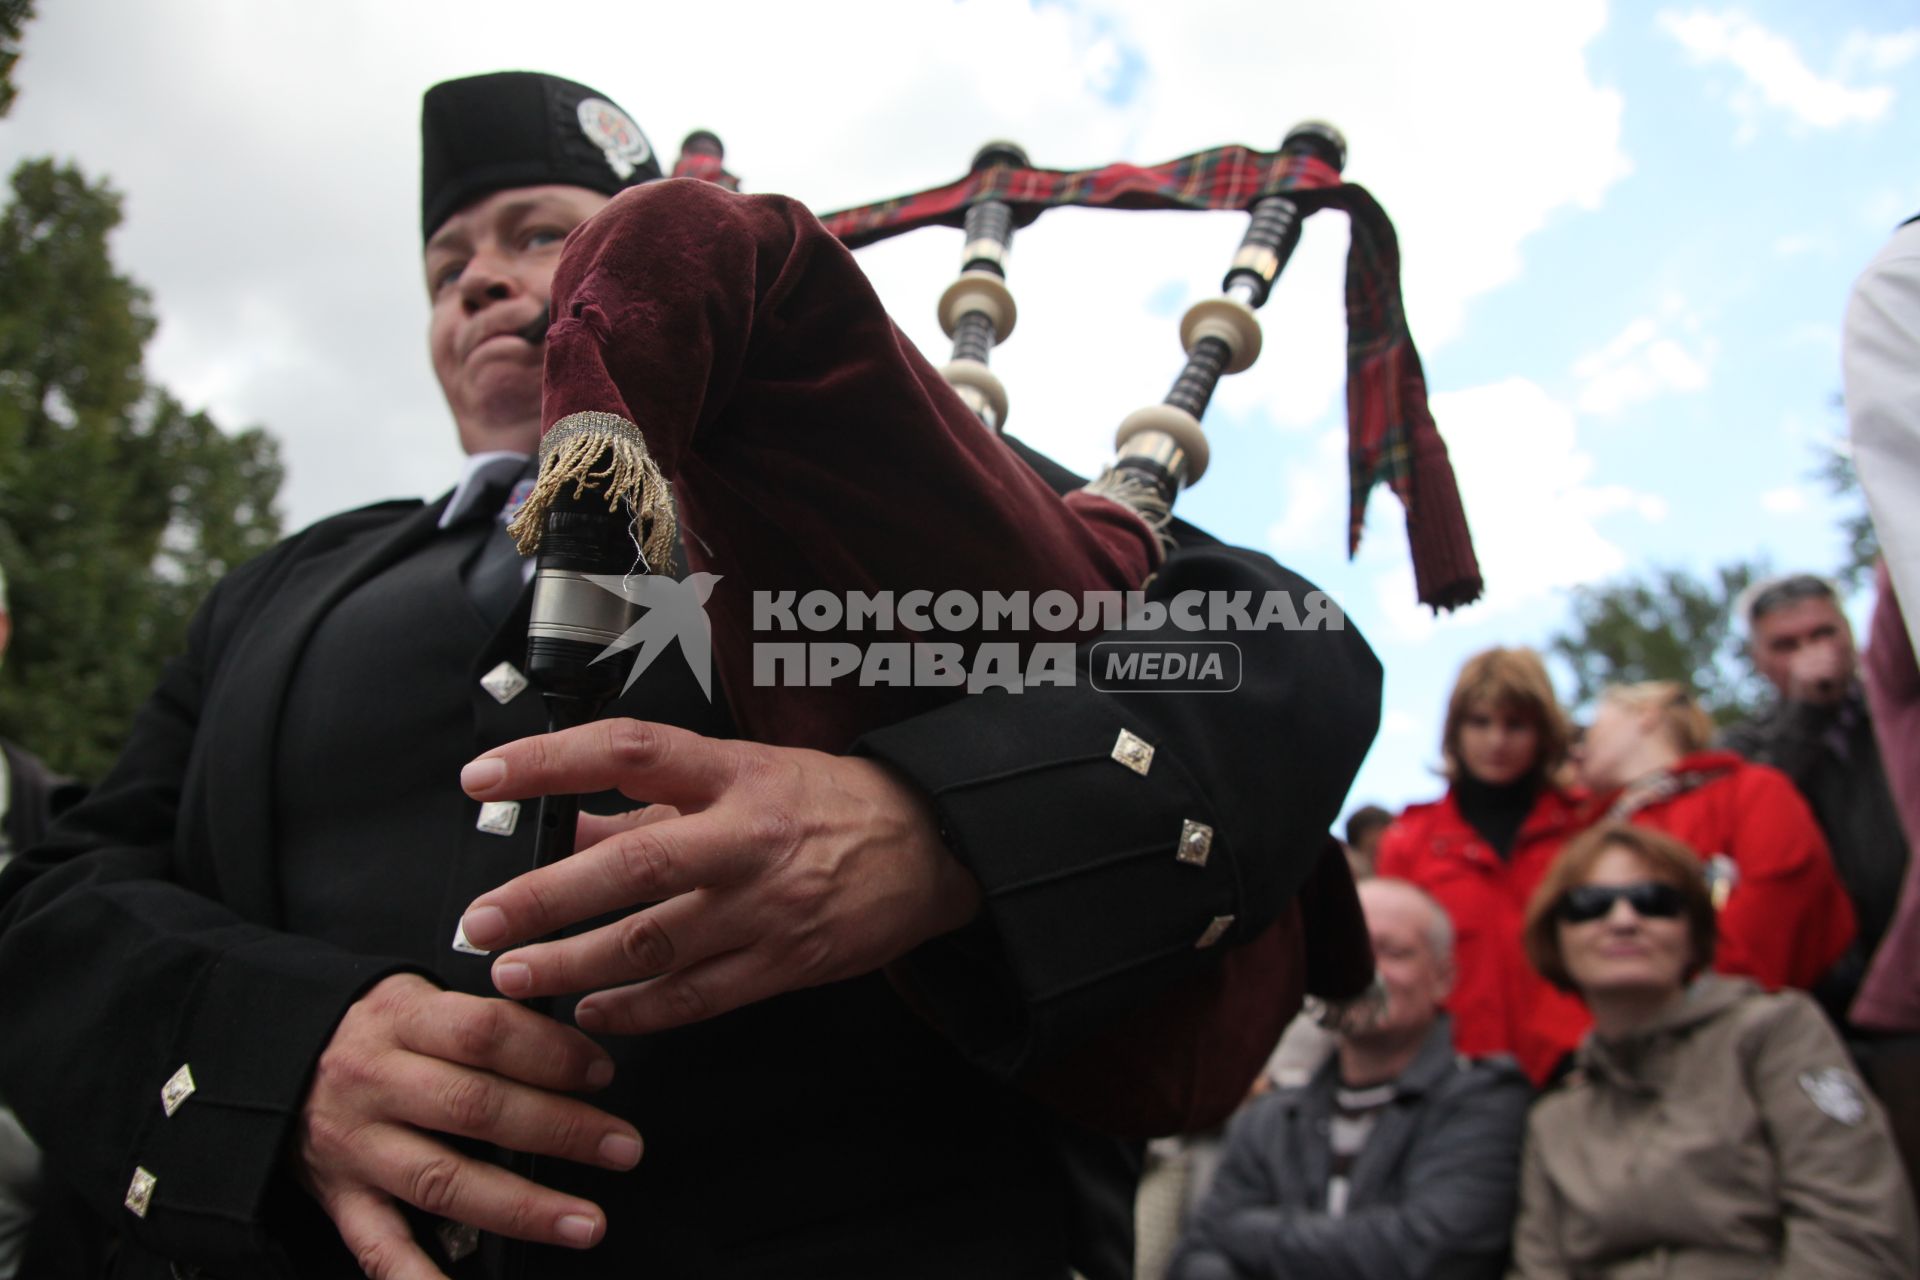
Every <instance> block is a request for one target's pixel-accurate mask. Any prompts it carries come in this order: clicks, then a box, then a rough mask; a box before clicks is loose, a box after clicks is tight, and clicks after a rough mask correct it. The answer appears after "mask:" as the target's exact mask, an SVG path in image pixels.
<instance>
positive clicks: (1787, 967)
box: [1579, 680, 1854, 989]
mask: <svg viewBox="0 0 1920 1280" xmlns="http://www.w3.org/2000/svg"><path fill="white" fill-rule="evenodd" d="M1712 736H1713V722H1712V720H1710V719H1709V718H1708V717H1707V714H1706V712H1704V711H1702V710H1701V709H1700V707H1699V705H1698V704H1697V703H1696V702H1695V701H1694V700H1693V696H1692V694H1690V693H1689V692H1688V691H1687V689H1686V688H1685V686H1683V685H1680V684H1677V683H1675V682H1673V681H1668V680H1655V681H1648V682H1646V683H1644V684H1631V685H1614V686H1612V687H1611V688H1609V689H1607V690H1606V691H1605V692H1604V693H1603V694H1601V696H1600V706H1599V710H1598V711H1597V712H1596V714H1595V715H1594V719H1593V724H1592V725H1591V726H1590V727H1589V728H1588V729H1587V732H1586V735H1585V737H1584V738H1583V739H1582V741H1581V744H1580V751H1579V767H1580V773H1581V777H1582V779H1583V780H1584V781H1585V783H1586V785H1587V786H1588V787H1589V788H1590V789H1591V790H1592V792H1593V799H1592V801H1591V805H1592V808H1593V812H1594V813H1595V814H1596V815H1597V816H1599V817H1601V818H1603V819H1606V820H1613V821H1630V822H1633V823H1634V824H1636V825H1638V826H1645V827H1652V828H1654V829H1655V830H1658V831H1663V832H1665V833H1666V834H1668V835H1670V836H1675V837H1677V838H1678V839H1679V840H1680V841H1682V842H1683V843H1684V844H1686V845H1687V846H1688V847H1689V848H1691V849H1693V850H1694V852H1695V853H1697V854H1699V855H1700V857H1702V858H1703V859H1705V860H1706V864H1707V883H1708V887H1709V892H1710V895H1711V898H1712V902H1713V905H1714V906H1715V907H1716V908H1718V912H1719V920H1718V932H1719V939H1720V941H1719V946H1718V948H1717V951H1716V953H1715V954H1716V958H1715V961H1714V968H1716V969H1718V970H1719V971H1720V972H1722V973H1737V974H1745V975H1747V976H1749V977H1752V978H1755V979H1758V980H1759V981H1760V982H1761V983H1762V984H1764V985H1765V986H1768V987H1801V988H1804V989H1812V988H1813V987H1814V986H1815V985H1816V984H1817V983H1818V982H1819V981H1820V979H1821V977H1822V976H1823V975H1825V974H1826V973H1827V972H1828V971H1829V970H1830V969H1832V968H1833V966H1834V964H1835V962H1836V961H1838V960H1839V959H1840V958H1841V957H1842V956H1844V955H1845V954H1846V953H1847V948H1848V946H1849V945H1850V944H1851V943H1852V941H1853V935H1854V917H1853V905H1852V902H1851V901H1850V900H1849V899H1848V897H1847V891H1846V887H1845V885H1843V884H1842V883H1841V880H1840V875H1839V872H1838V871H1837V870H1836V869H1835V868H1834V865H1833V858H1832V855H1831V854H1830V853H1829V852H1828V850H1827V841H1826V837H1825V836H1823V835H1822V834H1821V832H1820V824H1819V822H1818V821H1817V820H1816V819H1815V818H1814V816H1813V810H1812V809H1810V808H1808V807H1807V802H1806V801H1805V800H1804V799H1802V798H1801V796H1800V792H1799V791H1798V790H1797V789H1796V788H1795V787H1794V785H1793V783H1792V781H1791V780H1790V779H1788V777H1787V776H1786V775H1785V774H1783V773H1781V772H1779V771H1778V770H1775V769H1771V768H1768V767H1767V766H1766V765H1760V764H1752V763H1750V762H1748V761H1746V760H1743V759H1741V758H1740V757H1739V756H1737V755H1735V754H1733V753H1732V752H1731V751H1711V750H1708V749H1707V744H1708V742H1709V741H1710V740H1711V739H1712Z"/></svg>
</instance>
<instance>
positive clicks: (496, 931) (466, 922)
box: [460, 907, 507, 951]
mask: <svg viewBox="0 0 1920 1280" xmlns="http://www.w3.org/2000/svg"><path fill="white" fill-rule="evenodd" d="M460 932H461V933H462V934H464V935H465V936H466V939H467V945H468V946H470V947H478V948H481V949H482V950H485V951H490V950H492V949H493V948H494V947H495V946H497V945H499V944H500V942H501V941H503V940H504V939H505V938H506V936H507V913H506V912H504V911H502V910H501V909H500V908H498V907H474V908H473V909H472V910H470V911H468V912H467V914H465V915H463V916H461V917H460Z"/></svg>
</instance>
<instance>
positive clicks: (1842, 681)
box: [1752, 596, 1855, 702]
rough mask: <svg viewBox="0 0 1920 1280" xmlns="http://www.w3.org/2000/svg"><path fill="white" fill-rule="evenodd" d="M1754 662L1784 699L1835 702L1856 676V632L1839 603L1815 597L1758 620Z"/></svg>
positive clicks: (1754, 629) (1772, 611) (1753, 638)
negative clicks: (1854, 636)
mask: <svg viewBox="0 0 1920 1280" xmlns="http://www.w3.org/2000/svg"><path fill="white" fill-rule="evenodd" d="M1752 644H1753V664H1754V666H1756V667H1758V668H1759V669H1760V674H1761V675H1763V676H1765V677H1766V678H1767V680H1768V682H1769V683H1771V684H1772V685H1773V687H1774V688H1775V689H1778V690H1779V691H1780V695H1781V696H1782V697H1785V698H1790V699H1794V700H1798V701H1815V702H1821V701H1831V700H1832V699H1834V698H1838V697H1839V696H1840V695H1841V694H1843V693H1845V692H1846V686H1847V684H1848V682H1850V681H1851V680H1852V678H1853V671H1854V665H1855V653H1854V648H1853V629H1852V628H1851V627H1849V626H1848V625H1847V618H1846V615H1845V614H1843V613H1841V612H1840V610H1839V608H1838V607H1837V606H1836V605H1835V604H1834V602H1833V601H1831V600H1827V599H1823V598H1821V597H1818V596H1815V597H1813V598H1811V599H1806V600H1795V601H1793V602H1792V603H1790V604H1783V605H1780V606H1779V607H1777V608H1775V609H1772V610H1769V611H1768V612H1767V613H1764V614H1762V615H1761V616H1760V617H1758V618H1756V619H1754V622H1753V636H1752Z"/></svg>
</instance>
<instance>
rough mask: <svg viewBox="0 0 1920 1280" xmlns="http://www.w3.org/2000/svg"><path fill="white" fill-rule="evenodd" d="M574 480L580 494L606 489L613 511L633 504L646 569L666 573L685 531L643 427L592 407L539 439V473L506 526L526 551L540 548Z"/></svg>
mask: <svg viewBox="0 0 1920 1280" xmlns="http://www.w3.org/2000/svg"><path fill="white" fill-rule="evenodd" d="M569 484H571V485H572V486H573V496H574V498H575V499H578V498H580V497H581V496H582V495H584V494H586V493H590V492H600V491H604V493H605V496H606V500H607V510H609V511H613V510H616V509H617V508H618V507H619V506H620V504H621V503H622V502H627V503H631V504H632V507H633V512H634V529H635V535H634V540H635V542H636V544H637V545H638V546H639V548H640V555H641V558H642V559H643V560H645V561H646V566H647V570H648V571H649V572H651V573H665V572H667V570H668V567H669V566H670V565H671V564H672V563H673V547H674V543H675V542H677V541H678V540H679V536H680V535H679V527H678V524H677V521H676V519H675V517H674V511H673V490H672V488H671V486H669V485H668V484H667V480H666V477H665V476H663V475H661V474H660V467H659V464H657V463H655V462H654V460H653V455H652V454H650V453H649V452H647V442H646V438H645V437H644V436H642V435H641V434H640V428H639V427H636V426H635V425H634V424H633V423H631V422H628V421H627V420H626V419H625V418H623V417H621V416H620V415H619V414H616V413H593V412H589V413H571V414H568V415H567V416H566V417H564V418H562V419H560V421H558V422H556V423H554V424H553V427H552V428H551V429H550V430H549V431H548V432H547V434H546V435H545V436H543V437H542V438H541V440H540V478H539V479H538V480H536V481H534V485H533V492H531V493H529V494H528V495H527V500H526V501H525V502H524V503H522V504H521V505H520V510H519V511H518V512H516V513H515V514H514V517H513V523H511V524H509V525H508V526H507V532H508V533H510V534H512V535H513V540H514V543H515V544H516V545H517V546H518V547H519V548H520V554H521V555H523V556H530V555H532V554H533V553H534V552H536V551H538V550H539V549H540V533H541V530H542V529H543V528H544V527H545V526H546V519H547V509H548V508H549V507H551V506H552V505H553V502H554V499H555V498H557V497H559V496H560V494H562V493H563V492H565V490H566V487H567V486H568V485H569Z"/></svg>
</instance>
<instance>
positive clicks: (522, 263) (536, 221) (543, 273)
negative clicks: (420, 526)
mask: <svg viewBox="0 0 1920 1280" xmlns="http://www.w3.org/2000/svg"><path fill="white" fill-rule="evenodd" d="M606 203H607V197H606V196H603V195H601V194H600V193H599V192H597V191H589V190H587V189H586V188H585V187H564V186H543V187H514V188H510V189H508V190H506V191H496V192H494V193H493V194H492V195H490V196H487V197H485V198H483V199H481V200H478V201H476V202H474V203H473V204H470V205H468V206H467V207H466V208H464V209H462V210H461V211H460V212H459V213H456V214H454V215H453V216H452V217H451V218H448V219H447V220H446V222H445V223H443V224H442V225H441V226H440V228H439V230H437V231H435V232H434V233H433V238H432V239H430V240H428V241H427V249H426V275H427V295H428V297H429V298H430V299H431V300H432V303H433V313H432V319H431V321H430V322H429V325H428V329H427V345H428V348H429V350H430V351H431V352H432V354H433V371H434V374H435V375H436V376H438V377H439V379H440V390H441V391H442V392H443V393H444V394H445V395H446V397H447V407H448V408H450V409H452V410H453V420H454V422H455V424H457V425H458V427H459V428H460V447H461V448H462V449H463V450H465V451H466V452H467V453H481V452H485V451H487V450H492V449H513V450H517V451H519V452H521V453H532V452H533V451H534V449H535V448H536V447H537V446H538V444H539V442H540V370H541V364H542V359H543V356H544V351H543V349H542V346H541V344H540V343H537V342H529V341H528V340H527V339H526V338H524V337H522V336H520V335H521V331H522V330H524V329H526V328H527V326H529V325H531V324H533V323H534V322H535V321H537V320H538V319H539V318H540V314H541V312H542V311H544V310H545V309H546V306H547V299H548V296H549V294H550V292H551V290H552V286H553V269H554V266H555V265H556V264H557V263H558V262H559V260H560V244H561V242H562V241H564V240H565V239H566V238H567V233H568V232H570V231H572V230H573V229H574V228H575V227H577V226H579V225H580V224H581V223H583V222H585V221H586V220H587V219H588V218H591V217H592V216H593V215H594V214H595V213H597V212H599V210H600V209H601V208H602V207H604V206H605V205H606Z"/></svg>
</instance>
